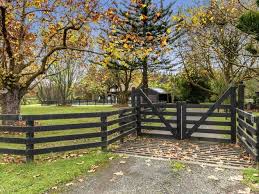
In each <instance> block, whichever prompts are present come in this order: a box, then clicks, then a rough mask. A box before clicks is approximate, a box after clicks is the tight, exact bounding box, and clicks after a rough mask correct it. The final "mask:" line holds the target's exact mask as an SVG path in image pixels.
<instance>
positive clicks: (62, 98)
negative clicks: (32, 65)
mask: <svg viewBox="0 0 259 194" xmlns="http://www.w3.org/2000/svg"><path fill="white" fill-rule="evenodd" d="M75 54H76V55H77V58H75V57H74V56H75ZM57 59H59V60H58V62H57V64H53V65H52V66H51V67H50V68H49V69H48V71H47V72H46V78H45V79H43V80H41V79H40V80H37V81H38V82H39V84H38V97H39V99H40V100H41V101H44V100H55V101H58V102H59V103H60V105H66V103H67V100H69V99H72V98H73V88H74V87H75V84H76V83H79V81H80V79H81V78H82V76H83V73H84V69H85V67H84V65H82V63H83V59H82V53H81V56H80V55H79V54H78V53H75V51H72V52H71V51H70V52H66V53H64V52H60V53H59V55H58V56H57ZM80 64H81V65H80Z"/></svg>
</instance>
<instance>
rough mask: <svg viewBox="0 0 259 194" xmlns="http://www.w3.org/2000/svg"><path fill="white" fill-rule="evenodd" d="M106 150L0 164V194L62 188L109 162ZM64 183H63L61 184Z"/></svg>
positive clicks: (41, 191) (38, 191)
mask: <svg viewBox="0 0 259 194" xmlns="http://www.w3.org/2000/svg"><path fill="white" fill-rule="evenodd" d="M111 156H112V154H110V153H103V152H98V151H91V152H89V153H88V154H85V155H82V156H81V157H75V158H67V159H58V160H56V161H51V162H41V163H33V164H0V181H1V184H0V193H19V194H23V193H24V194H25V193H30V194H34V193H35V194H38V193H44V192H46V191H48V190H50V189H52V190H54V191H56V190H62V189H63V188H65V187H67V186H69V185H70V184H73V183H70V182H71V181H74V182H76V181H78V180H76V178H77V177H79V176H80V175H85V174H89V172H88V171H89V170H90V169H95V168H96V167H100V166H102V165H104V164H105V163H107V161H109V158H110V157H111ZM65 183H66V184H65Z"/></svg>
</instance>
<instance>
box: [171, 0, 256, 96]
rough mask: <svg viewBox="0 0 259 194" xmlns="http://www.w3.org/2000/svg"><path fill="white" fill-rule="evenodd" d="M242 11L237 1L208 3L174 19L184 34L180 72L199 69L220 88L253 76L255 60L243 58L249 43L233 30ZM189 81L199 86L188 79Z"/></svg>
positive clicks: (238, 32) (241, 34)
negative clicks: (219, 85)
mask: <svg viewBox="0 0 259 194" xmlns="http://www.w3.org/2000/svg"><path fill="white" fill-rule="evenodd" d="M242 11H244V10H243V8H242V6H240V4H239V3H238V1H237V0H234V1H225V0H222V1H215V0H211V1H210V4H209V5H208V6H203V7H195V8H192V9H189V10H188V13H187V14H185V15H183V16H181V17H179V18H174V19H175V20H180V19H183V22H182V23H181V25H179V28H184V29H185V30H186V34H185V36H184V37H183V38H182V39H181V41H179V42H178V43H179V47H178V56H179V58H180V59H181V61H182V64H183V68H184V69H185V70H187V69H188V67H189V66H191V67H192V68H193V69H202V70H203V71H206V74H207V76H208V77H209V78H210V79H211V80H218V81H219V82H222V83H224V85H225V87H224V88H226V87H228V86H229V85H230V84H233V83H238V82H239V81H241V80H247V79H251V77H253V76H255V75H257V72H258V71H257V69H258V66H257V59H256V58H255V57H250V56H247V51H246V49H245V48H246V47H247V45H248V44H249V43H250V41H251V39H250V38H249V37H248V36H247V35H246V34H244V33H243V32H241V31H240V30H238V29H237V28H236V27H235V24H237V22H238V18H239V16H240V15H241V14H242ZM219 72H220V76H218V73H219ZM186 76H188V73H186ZM189 80H190V81H191V82H192V83H193V85H195V84H196V85H197V86H199V84H197V83H195V81H194V80H192V78H191V77H189ZM201 88H203V89H204V90H206V91H210V92H211V93H212V94H213V93H215V92H216V93H217V91H211V90H210V89H209V88H204V87H201Z"/></svg>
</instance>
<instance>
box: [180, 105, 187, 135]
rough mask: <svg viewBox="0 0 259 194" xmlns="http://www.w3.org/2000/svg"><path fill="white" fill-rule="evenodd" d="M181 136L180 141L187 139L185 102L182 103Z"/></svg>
mask: <svg viewBox="0 0 259 194" xmlns="http://www.w3.org/2000/svg"><path fill="white" fill-rule="evenodd" d="M181 116H182V134H181V139H186V137H187V126H186V116H187V114H186V102H185V101H184V102H182V115H181Z"/></svg>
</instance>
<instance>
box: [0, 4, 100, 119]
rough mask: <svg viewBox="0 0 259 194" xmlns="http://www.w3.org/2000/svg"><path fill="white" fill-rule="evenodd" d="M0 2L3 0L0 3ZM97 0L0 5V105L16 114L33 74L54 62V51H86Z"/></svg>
mask: <svg viewBox="0 0 259 194" xmlns="http://www.w3.org/2000/svg"><path fill="white" fill-rule="evenodd" d="M1 2H3V1H1ZM97 8H98V2H97V0H91V1H90V0H76V1H71V0H62V1H60V0H57V1H47V0H16V1H5V2H4V3H1V5H0V48H1V51H0V58H1V64H0V91H1V92H0V104H1V107H2V113H5V114H16V113H19V110H20V101H21V99H22V97H23V96H24V95H25V94H26V92H27V91H28V90H29V89H30V88H31V87H33V86H34V82H35V79H36V78H39V77H41V76H43V75H44V74H45V72H46V71H47V70H48V69H49V68H50V67H51V66H52V65H53V64H56V63H57V55H58V53H59V52H61V51H62V52H66V51H67V50H73V51H88V52H90V43H91V36H90V32H91V27H90V24H91V22H93V21H97V20H98V19H99V18H100V16H101V15H100V12H98V10H97Z"/></svg>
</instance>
